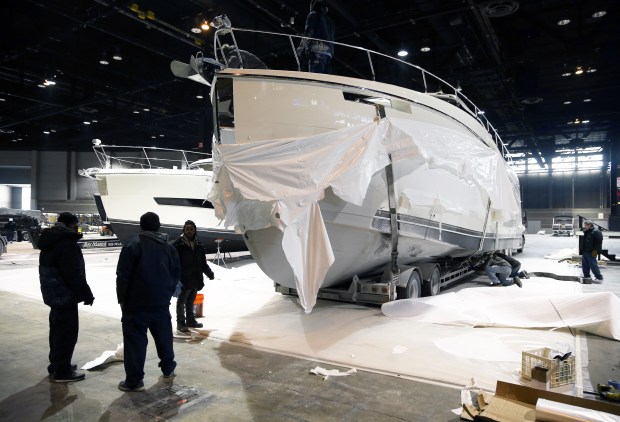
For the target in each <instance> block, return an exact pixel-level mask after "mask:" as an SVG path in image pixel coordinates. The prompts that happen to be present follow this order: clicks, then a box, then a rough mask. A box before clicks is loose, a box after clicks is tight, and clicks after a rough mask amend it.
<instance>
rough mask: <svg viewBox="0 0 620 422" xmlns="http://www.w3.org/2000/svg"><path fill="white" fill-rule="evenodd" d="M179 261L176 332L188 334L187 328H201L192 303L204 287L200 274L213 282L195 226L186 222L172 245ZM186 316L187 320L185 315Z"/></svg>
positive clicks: (188, 221)
mask: <svg viewBox="0 0 620 422" xmlns="http://www.w3.org/2000/svg"><path fill="white" fill-rule="evenodd" d="M172 245H173V246H174V247H175V248H176V250H177V252H178V254H179V260H180V261H181V283H182V284H183V287H182V288H181V293H180V294H179V298H178V299H177V330H178V331H180V332H182V333H188V332H189V328H188V327H192V328H202V324H201V323H199V322H198V321H196V315H195V314H194V301H195V300H196V293H198V290H200V289H202V288H203V287H204V286H205V283H204V281H203V276H202V274H203V273H204V274H205V275H206V276H207V277H209V280H213V277H214V275H213V271H211V268H210V267H209V264H207V257H206V251H205V248H204V246H203V245H202V243H201V242H200V241H199V240H198V239H197V238H196V224H194V222H193V221H192V220H187V221H186V222H185V224H184V225H183V234H182V235H181V236H179V238H178V239H176V240H175V241H174V243H173V244H172ZM186 314H187V318H186V317H185V315H186Z"/></svg>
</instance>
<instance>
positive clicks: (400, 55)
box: [398, 50, 409, 57]
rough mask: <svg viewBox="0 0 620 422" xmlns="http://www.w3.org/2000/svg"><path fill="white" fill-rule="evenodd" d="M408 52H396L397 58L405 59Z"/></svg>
mask: <svg viewBox="0 0 620 422" xmlns="http://www.w3.org/2000/svg"><path fill="white" fill-rule="evenodd" d="M407 54H409V52H408V51H407V50H400V51H399V52H398V57H406V56H407Z"/></svg>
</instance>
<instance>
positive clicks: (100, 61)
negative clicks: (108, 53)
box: [99, 58, 110, 66]
mask: <svg viewBox="0 0 620 422" xmlns="http://www.w3.org/2000/svg"><path fill="white" fill-rule="evenodd" d="M99 64H102V65H104V66H107V65H109V64H110V62H109V61H107V60H106V59H105V58H102V59H101V60H99Z"/></svg>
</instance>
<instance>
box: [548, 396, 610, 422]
mask: <svg viewBox="0 0 620 422" xmlns="http://www.w3.org/2000/svg"><path fill="white" fill-rule="evenodd" d="M536 420H537V421H544V422H567V421H574V422H594V421H596V422H620V416H617V415H612V414H610V413H606V412H601V411H599V410H594V409H586V408H584V407H579V406H573V405H571V404H566V403H558V402H556V401H551V400H546V399H538V401H537V402H536Z"/></svg>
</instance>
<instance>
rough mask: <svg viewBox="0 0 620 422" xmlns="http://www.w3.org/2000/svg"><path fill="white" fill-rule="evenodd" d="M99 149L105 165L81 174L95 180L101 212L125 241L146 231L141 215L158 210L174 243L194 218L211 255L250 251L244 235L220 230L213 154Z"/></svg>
mask: <svg viewBox="0 0 620 422" xmlns="http://www.w3.org/2000/svg"><path fill="white" fill-rule="evenodd" d="M93 150H94V152H95V155H96V156H97V159H98V161H99V163H100V167H94V168H89V169H84V170H80V175H82V176H85V177H89V178H91V179H95V181H96V183H97V188H98V191H99V194H98V195H96V196H95V202H96V204H97V208H98V211H99V214H100V215H101V216H102V217H103V218H104V219H106V221H107V222H109V225H110V226H111V227H112V230H113V231H114V234H116V236H117V237H118V239H119V240H120V241H121V242H122V243H125V242H127V241H128V240H129V239H131V238H132V237H133V235H134V234H136V233H138V232H139V231H140V216H141V215H142V214H144V213H146V212H148V211H152V212H155V213H156V214H157V215H159V219H160V223H161V228H160V232H162V233H167V234H168V236H169V238H170V240H172V239H174V238H176V237H177V236H179V235H181V234H182V233H183V224H184V223H185V221H186V220H193V221H194V222H195V223H196V228H197V232H198V238H199V239H200V240H201V241H202V242H203V243H204V245H205V248H206V249H207V252H210V253H215V252H217V250H218V247H219V248H220V250H221V251H222V252H234V251H242V250H247V247H246V246H245V243H244V242H243V239H242V238H241V235H239V234H237V233H235V232H234V230H232V229H230V230H229V229H225V228H223V227H219V222H220V220H219V219H218V218H217V217H216V216H215V213H214V210H213V205H211V203H210V202H209V201H207V200H206V193H207V192H208V191H209V190H210V189H211V184H212V181H213V170H212V159H211V155H210V154H205V153H199V152H196V151H183V150H175V149H168V148H156V147H139V146H117V145H101V144H98V145H94V146H93Z"/></svg>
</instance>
